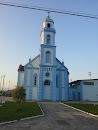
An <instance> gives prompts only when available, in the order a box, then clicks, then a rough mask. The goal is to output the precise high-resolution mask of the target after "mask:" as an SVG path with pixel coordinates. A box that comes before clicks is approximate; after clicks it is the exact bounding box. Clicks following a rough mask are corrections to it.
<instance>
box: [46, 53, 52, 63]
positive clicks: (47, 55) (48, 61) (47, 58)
mask: <svg viewBox="0 0 98 130" xmlns="http://www.w3.org/2000/svg"><path fill="white" fill-rule="evenodd" d="M50 62H51V54H50V52H49V51H47V52H46V63H50Z"/></svg>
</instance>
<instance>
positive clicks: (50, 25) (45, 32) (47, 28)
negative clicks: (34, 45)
mask: <svg viewBox="0 0 98 130" xmlns="http://www.w3.org/2000/svg"><path fill="white" fill-rule="evenodd" d="M55 32H56V31H55V29H54V22H53V20H52V19H51V18H50V12H49V11H48V15H47V16H46V18H45V19H44V21H43V24H42V29H41V33H40V36H41V44H44V45H55V43H54V42H55V35H54V34H55ZM49 39H50V43H49Z"/></svg>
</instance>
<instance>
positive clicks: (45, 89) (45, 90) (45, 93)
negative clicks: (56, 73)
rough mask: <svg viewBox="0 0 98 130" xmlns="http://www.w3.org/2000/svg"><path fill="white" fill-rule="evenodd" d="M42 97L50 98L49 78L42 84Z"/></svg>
mask: <svg viewBox="0 0 98 130" xmlns="http://www.w3.org/2000/svg"><path fill="white" fill-rule="evenodd" d="M43 99H45V100H51V83H50V81H49V80H46V81H45V82H44V86H43Z"/></svg>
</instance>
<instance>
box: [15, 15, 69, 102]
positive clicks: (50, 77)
mask: <svg viewBox="0 0 98 130" xmlns="http://www.w3.org/2000/svg"><path fill="white" fill-rule="evenodd" d="M55 33H56V30H55V29H54V22H53V20H52V19H51V18H50V16H49V14H48V16H47V17H46V18H45V20H44V21H43V24H42V29H41V33H40V36H41V44H40V54H39V55H38V56H36V57H35V58H34V59H32V60H31V59H29V62H28V63H27V64H26V65H25V66H22V65H20V66H19V68H18V82H17V85H18V86H22V85H23V87H24V88H25V89H26V100H38V101H41V100H52V101H68V97H69V73H68V69H67V68H66V67H65V65H64V62H60V61H59V60H58V59H57V58H56V45H55Z"/></svg>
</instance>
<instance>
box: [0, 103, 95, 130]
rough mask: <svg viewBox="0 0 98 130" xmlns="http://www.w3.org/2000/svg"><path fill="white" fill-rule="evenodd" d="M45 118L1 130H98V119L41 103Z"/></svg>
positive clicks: (58, 105)
mask: <svg viewBox="0 0 98 130" xmlns="http://www.w3.org/2000/svg"><path fill="white" fill-rule="evenodd" d="M40 105H41V107H42V109H43V111H44V113H45V116H44V117H39V118H35V119H30V120H25V121H19V122H16V123H12V124H6V125H4V126H0V130H73V129H76V130H98V118H97V117H92V116H90V115H87V114H84V113H82V112H79V111H76V110H74V109H72V108H69V107H66V106H64V105H61V104H60V103H59V102H40Z"/></svg>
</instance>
